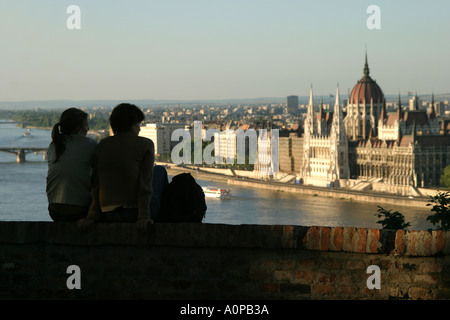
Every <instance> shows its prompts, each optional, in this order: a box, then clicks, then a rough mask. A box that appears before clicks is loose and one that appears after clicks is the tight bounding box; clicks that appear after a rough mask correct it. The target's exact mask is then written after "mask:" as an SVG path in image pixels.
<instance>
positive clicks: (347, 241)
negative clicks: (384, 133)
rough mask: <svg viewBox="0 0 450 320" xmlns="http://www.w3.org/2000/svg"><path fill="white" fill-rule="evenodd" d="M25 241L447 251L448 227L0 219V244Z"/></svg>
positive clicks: (413, 253) (416, 252) (404, 252)
mask: <svg viewBox="0 0 450 320" xmlns="http://www.w3.org/2000/svg"><path fill="white" fill-rule="evenodd" d="M27 243H47V244H58V245H73V246H101V245H124V246H127V245H129V246H147V247H152V246H178V247H223V248H269V249H294V250H295V249H297V250H321V251H337V252H355V253H371V254H391V255H407V256H443V255H449V254H450V231H442V230H412V231H403V230H398V231H394V230H383V229H370V228H355V227H322V226H309V227H306V226H294V225H249V224H243V225H228V224H208V223H203V224H194V223H161V224H152V225H148V228H147V231H146V232H142V231H140V230H138V229H137V228H136V226H135V224H133V223H96V224H94V225H92V226H91V227H90V228H89V230H87V231H84V232H82V231H80V230H78V228H77V227H76V226H75V224H74V223H56V222H35V221H0V245H3V244H17V245H20V244H27Z"/></svg>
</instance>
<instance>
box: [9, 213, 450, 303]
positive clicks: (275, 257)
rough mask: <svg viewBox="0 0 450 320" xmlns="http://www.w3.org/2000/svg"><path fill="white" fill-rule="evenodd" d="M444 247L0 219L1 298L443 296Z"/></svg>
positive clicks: (293, 231) (424, 242)
mask: <svg viewBox="0 0 450 320" xmlns="http://www.w3.org/2000/svg"><path fill="white" fill-rule="evenodd" d="M449 253H450V232H443V231H397V232H395V231H385V230H379V229H364V228H350V227H343V228H342V227H333V228H331V227H317V226H312V227H303V226H269V225H224V224H155V225H149V227H148V230H147V232H139V231H138V230H137V229H136V227H135V225H134V224H126V223H123V224H95V225H93V226H92V227H91V228H90V229H89V230H88V231H87V232H80V231H78V229H77V228H76V227H75V225H74V224H70V223H54V222H0V298H1V299H99V298H100V299H206V300H209V299H269V300H278V299H286V300H292V299H317V300H319V299H450V257H449ZM73 265H75V266H77V267H79V272H78V273H77V272H75V271H71V270H70V269H69V270H68V267H69V266H73ZM371 265H375V266H378V267H379V269H380V277H379V279H380V289H376V288H375V289H369V288H368V285H367V282H368V279H370V277H372V273H371V272H370V273H368V272H367V268H368V267H369V266H371ZM74 276H78V279H79V280H80V282H79V283H80V288H79V289H77V288H72V289H69V286H68V282H70V283H72V282H71V281H73V279H74V278H73V277H74Z"/></svg>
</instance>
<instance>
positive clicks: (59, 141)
mask: <svg viewBox="0 0 450 320" xmlns="http://www.w3.org/2000/svg"><path fill="white" fill-rule="evenodd" d="M88 130H89V127H88V114H87V113H86V112H84V111H82V110H80V109H77V108H69V109H67V110H64V111H63V113H62V114H61V117H60V118H59V122H58V123H57V124H55V125H54V126H53V129H52V141H53V143H54V144H55V148H56V160H58V159H59V157H60V156H61V155H62V154H63V152H64V149H65V146H64V136H70V135H72V134H81V135H83V136H86V135H87V132H88Z"/></svg>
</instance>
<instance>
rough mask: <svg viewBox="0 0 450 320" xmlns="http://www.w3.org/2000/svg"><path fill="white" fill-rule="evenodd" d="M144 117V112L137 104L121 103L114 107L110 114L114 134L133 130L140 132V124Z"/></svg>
mask: <svg viewBox="0 0 450 320" xmlns="http://www.w3.org/2000/svg"><path fill="white" fill-rule="evenodd" d="M144 119H145V115H144V113H143V112H142V110H141V109H139V108H138V107H137V106H135V105H134V104H130V103H121V104H119V105H117V106H116V107H115V108H114V109H113V111H112V113H111V115H110V116H109V123H110V125H111V129H112V131H113V132H114V134H116V133H120V132H133V133H136V135H137V134H139V130H140V129H139V127H140V124H141V122H142V121H144Z"/></svg>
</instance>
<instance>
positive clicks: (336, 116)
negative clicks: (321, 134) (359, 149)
mask: <svg viewBox="0 0 450 320" xmlns="http://www.w3.org/2000/svg"><path fill="white" fill-rule="evenodd" d="M339 100H340V97H339V83H338V84H337V88H336V101H335V103H334V113H333V124H332V132H333V131H334V133H335V134H336V135H337V138H338V140H340V141H342V140H343V139H344V140H345V139H347V137H346V135H345V127H344V118H343V115H342V109H341V105H340V101H339Z"/></svg>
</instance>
